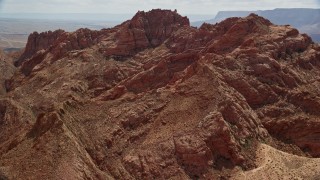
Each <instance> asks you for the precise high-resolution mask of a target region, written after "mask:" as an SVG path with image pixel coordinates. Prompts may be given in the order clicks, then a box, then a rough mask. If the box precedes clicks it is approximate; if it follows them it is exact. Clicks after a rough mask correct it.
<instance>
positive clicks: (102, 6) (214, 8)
mask: <svg viewBox="0 0 320 180" xmlns="http://www.w3.org/2000/svg"><path fill="white" fill-rule="evenodd" d="M0 4H1V5H0V7H1V10H0V12H2V13H111V14H114V13H116V14H134V13H136V12H137V11H138V10H145V11H147V10H151V9H153V8H162V9H172V10H173V9H177V10H178V12H179V13H181V14H216V13H217V12H218V11H223V10H267V9H274V8H320V0H238V1H237V0H219V1H217V0H0Z"/></svg>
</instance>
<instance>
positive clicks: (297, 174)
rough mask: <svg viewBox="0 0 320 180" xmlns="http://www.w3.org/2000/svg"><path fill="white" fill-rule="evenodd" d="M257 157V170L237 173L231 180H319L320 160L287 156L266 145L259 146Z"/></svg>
mask: <svg viewBox="0 0 320 180" xmlns="http://www.w3.org/2000/svg"><path fill="white" fill-rule="evenodd" d="M257 157H258V159H257V164H258V168H256V169H253V170H250V171H245V172H238V173H237V174H236V176H234V177H233V178H232V179H234V180H240V179H241V180H243V179H247V180H256V179H266V180H267V179H268V180H269V179H273V180H275V179H288V180H289V179H314V180H316V179H320V158H307V157H300V156H296V155H292V154H288V153H285V152H282V151H279V150H277V149H275V148H273V147H271V146H268V145H266V144H260V145H259V148H258V150H257Z"/></svg>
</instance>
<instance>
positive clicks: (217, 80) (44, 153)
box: [0, 9, 320, 179]
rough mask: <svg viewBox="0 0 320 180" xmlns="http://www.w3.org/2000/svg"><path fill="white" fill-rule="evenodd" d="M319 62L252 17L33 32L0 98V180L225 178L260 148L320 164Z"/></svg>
mask: <svg viewBox="0 0 320 180" xmlns="http://www.w3.org/2000/svg"><path fill="white" fill-rule="evenodd" d="M319 60H320V47H319V45H318V44H315V43H313V42H312V40H311V39H310V37H308V36H307V35H305V34H299V32H298V31H297V30H296V29H294V28H292V27H291V26H276V25H273V24H272V23H270V21H268V20H266V19H264V18H262V17H259V16H257V15H255V14H250V15H249V16H248V17H245V18H230V19H227V20H225V21H223V22H221V23H218V24H216V25H212V24H203V25H202V26H201V27H200V28H199V29H196V28H194V27H190V23H189V20H188V19H187V18H186V17H182V16H180V15H179V14H178V13H177V12H175V11H174V12H173V11H169V10H159V9H158V10H152V11H150V12H143V11H142V12H138V13H137V14H136V15H135V16H134V17H133V18H132V19H131V20H128V21H126V22H124V23H122V24H120V25H118V26H116V27H114V28H110V29H102V30H101V31H91V30H89V29H79V30H77V31H76V32H71V33H69V32H64V31H62V30H58V31H54V32H45V33H40V34H39V33H33V34H31V35H30V36H29V41H28V43H27V46H26V49H25V52H24V53H23V54H22V55H21V57H20V58H19V60H18V61H16V63H15V64H16V65H17V66H18V67H19V72H17V73H15V74H14V75H13V76H12V78H11V79H10V80H7V81H6V87H5V88H6V91H7V92H6V94H4V95H2V96H0V97H1V98H0V107H1V111H0V129H1V132H3V133H2V134H1V135H0V139H1V141H0V143H1V144H0V177H1V176H2V174H3V176H4V177H8V178H9V179H19V178H20V179H21V178H25V177H28V178H30V179H56V178H62V179H65V178H67V179H152V178H155V179H168V178H171V179H198V178H200V179H208V178H209V179H212V178H215V179H218V178H228V177H230V176H232V174H233V171H232V170H233V169H236V168H239V167H240V168H241V169H242V170H243V171H246V170H250V169H254V168H255V167H257V166H259V163H257V162H256V159H257V157H256V149H257V147H258V145H259V144H260V143H267V144H269V145H271V146H273V147H275V148H278V149H280V150H282V151H287V152H289V153H293V154H296V155H300V156H310V157H314V158H316V157H319V152H320V151H319V148H320V143H319V141H317V139H319V130H318V129H319V128H318V127H319V112H318V109H319V107H320V99H319V93H320V92H319V89H318V88H317V87H319V77H320V76H319V72H320V71H319V68H320V63H319ZM21 162H25V163H21ZM70 162H72V163H70ZM40 169H42V170H41V171H40ZM319 171H320V170H319ZM285 175H286V174H285V173H284V174H283V176H285ZM252 176H253V175H252Z"/></svg>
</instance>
